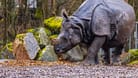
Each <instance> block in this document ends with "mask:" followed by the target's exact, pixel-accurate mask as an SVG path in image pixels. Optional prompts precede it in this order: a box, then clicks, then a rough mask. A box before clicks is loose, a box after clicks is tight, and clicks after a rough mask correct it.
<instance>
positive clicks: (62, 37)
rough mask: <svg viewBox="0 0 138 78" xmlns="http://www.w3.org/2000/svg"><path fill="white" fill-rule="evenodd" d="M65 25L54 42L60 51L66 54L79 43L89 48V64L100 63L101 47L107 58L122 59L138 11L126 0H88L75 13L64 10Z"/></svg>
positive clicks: (105, 58)
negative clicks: (111, 51) (99, 52)
mask: <svg viewBox="0 0 138 78" xmlns="http://www.w3.org/2000/svg"><path fill="white" fill-rule="evenodd" d="M62 17H63V22H62V27H61V32H60V34H59V36H58V38H57V44H55V45H54V49H55V52H56V53H64V52H67V51H68V50H70V49H72V48H73V47H75V46H76V45H80V46H81V47H83V48H86V49H87V55H86V58H85V59H84V63H86V64H98V58H97V54H98V51H99V49H100V48H101V49H103V50H104V56H105V57H104V61H105V63H106V64H110V63H111V62H110V52H109V49H110V48H114V51H113V55H112V57H113V59H112V60H113V61H114V63H117V62H119V60H118V58H119V56H120V55H121V53H122V49H123V48H124V45H125V44H126V43H127V41H128V38H129V36H130V35H131V34H132V33H133V30H134V28H135V13H134V9H133V7H132V6H130V5H129V4H128V3H126V2H125V1H124V0H85V1H84V2H83V3H82V5H81V6H80V7H79V8H78V9H77V10H76V11H75V12H74V13H73V14H72V15H71V16H68V15H67V13H66V11H65V10H63V11H62Z"/></svg>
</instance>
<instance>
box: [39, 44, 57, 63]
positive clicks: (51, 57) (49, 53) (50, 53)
mask: <svg viewBox="0 0 138 78" xmlns="http://www.w3.org/2000/svg"><path fill="white" fill-rule="evenodd" d="M37 60H41V61H57V60H58V57H57V55H56V53H55V52H54V48H53V46H52V45H47V46H46V47H45V48H44V49H43V50H41V51H40V52H39V53H38V57H37Z"/></svg>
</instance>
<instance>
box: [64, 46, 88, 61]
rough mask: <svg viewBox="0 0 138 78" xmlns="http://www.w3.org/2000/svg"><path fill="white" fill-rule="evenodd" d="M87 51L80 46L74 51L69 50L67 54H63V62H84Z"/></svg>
mask: <svg viewBox="0 0 138 78" xmlns="http://www.w3.org/2000/svg"><path fill="white" fill-rule="evenodd" d="M86 53H87V51H86V49H84V48H80V46H76V47H74V48H73V49H71V50H69V51H68V52H67V53H64V54H62V56H61V57H62V59H63V60H69V61H82V60H83V59H84V56H85V55H86Z"/></svg>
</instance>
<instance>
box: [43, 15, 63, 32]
mask: <svg viewBox="0 0 138 78" xmlns="http://www.w3.org/2000/svg"><path fill="white" fill-rule="evenodd" d="M62 20H63V18H62V17H51V18H48V19H45V20H44V24H45V25H46V28H48V29H50V30H51V31H52V32H53V34H55V33H56V34H57V33H59V31H60V28H61V23H62Z"/></svg>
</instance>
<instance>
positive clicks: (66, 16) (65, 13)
mask: <svg viewBox="0 0 138 78" xmlns="http://www.w3.org/2000/svg"><path fill="white" fill-rule="evenodd" d="M61 15H62V17H63V19H64V20H69V17H68V14H67V12H66V10H65V9H62V13H61Z"/></svg>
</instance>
